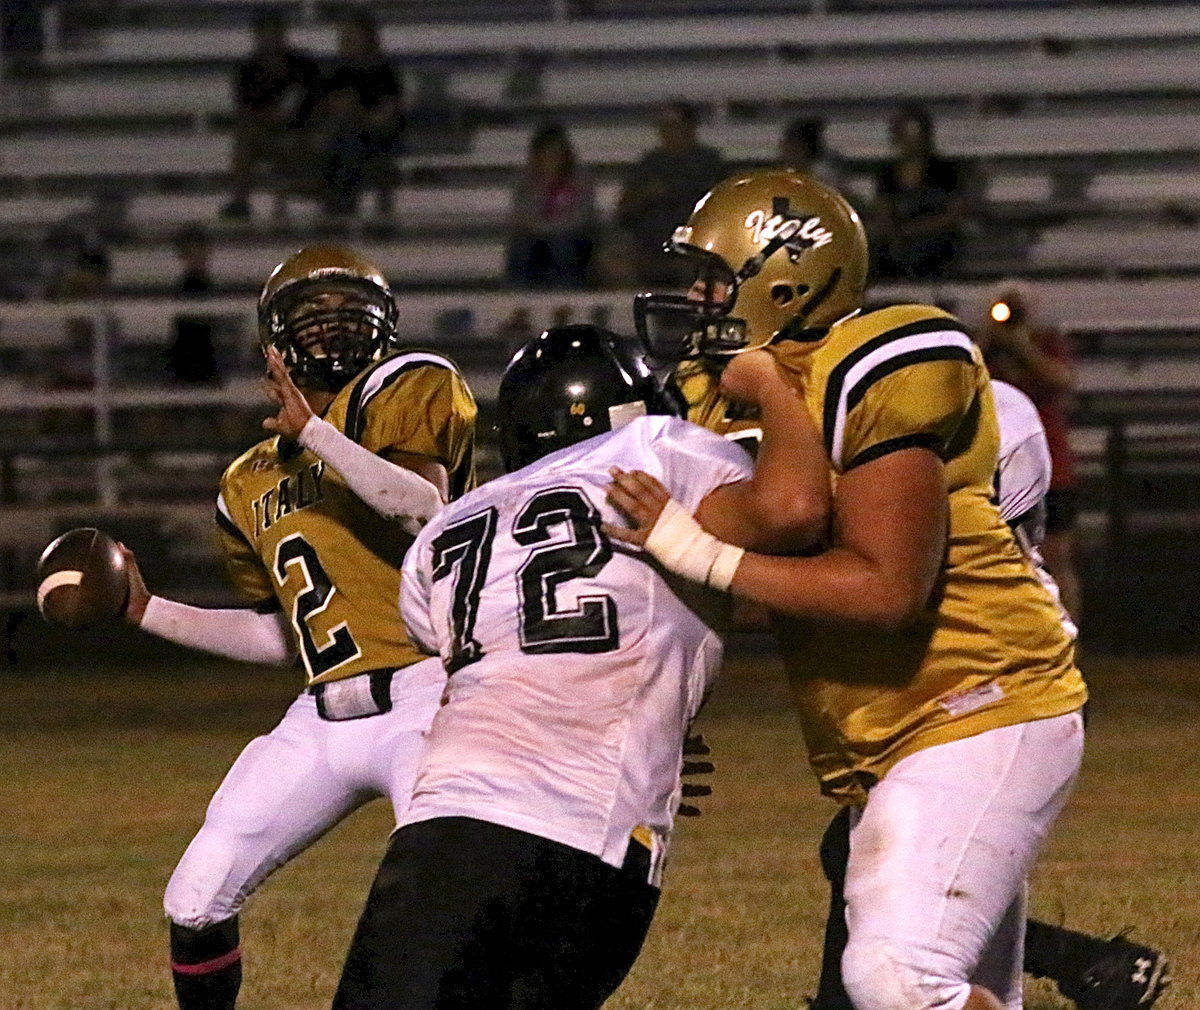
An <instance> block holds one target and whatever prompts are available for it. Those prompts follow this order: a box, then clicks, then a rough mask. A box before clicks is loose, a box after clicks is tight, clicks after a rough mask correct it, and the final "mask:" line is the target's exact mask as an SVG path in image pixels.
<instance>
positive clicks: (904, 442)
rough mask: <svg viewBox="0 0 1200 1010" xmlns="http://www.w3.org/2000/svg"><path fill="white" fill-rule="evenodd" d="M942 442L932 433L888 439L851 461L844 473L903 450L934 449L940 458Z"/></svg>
mask: <svg viewBox="0 0 1200 1010" xmlns="http://www.w3.org/2000/svg"><path fill="white" fill-rule="evenodd" d="M941 448H942V440H941V439H940V438H938V437H937V435H934V434H933V433H932V432H927V431H919V432H916V433H915V434H912V435H900V436H899V437H897V438H887V439H884V440H883V441H882V442H876V443H875V444H874V445H872V446H870V447H868V448H866V449H864V450H863V451H862V452H860V453H859V454H858V455H857V456H855V457H854V459H852V460H850V462H849V464H847V466H846V469H845V470H843V471H842V472H843V473H849V472H850V471H851V470H853V469H854V468H855V467H856V466H862V465H863V464H864V463H870V462H871V461H872V460H876V459H881V458H882V457H884V456H887V455H888V454H889V453H893V452H899V451H900V450H901V449H932V450H933V451H934V452H936V453H937V454H938V455H939V456H940V455H941Z"/></svg>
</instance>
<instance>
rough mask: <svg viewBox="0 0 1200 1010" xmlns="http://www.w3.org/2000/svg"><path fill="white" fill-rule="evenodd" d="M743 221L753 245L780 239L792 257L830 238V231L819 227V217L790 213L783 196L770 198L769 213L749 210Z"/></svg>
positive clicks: (830, 239) (823, 243)
mask: <svg viewBox="0 0 1200 1010" xmlns="http://www.w3.org/2000/svg"><path fill="white" fill-rule="evenodd" d="M744 224H745V227H746V228H747V229H748V230H749V231H750V234H751V238H752V240H753V241H754V243H755V244H756V245H766V244H767V243H768V242H770V241H771V240H772V239H782V242H781V244H782V245H783V246H784V247H785V248H786V249H787V250H788V254H789V255H790V256H791V258H792V259H793V260H795V259H796V257H797V256H799V254H800V253H802V252H804V250H805V249H820V248H821V246H823V245H828V244H829V243H830V242H832V241H833V232H831V231H830V230H829V229H828V228H823V227H821V219H820V217H803V216H801V215H799V214H794V213H792V210H791V203H790V201H789V200H788V198H787V197H786V196H777V197H775V198H774V199H773V200H772V201H771V214H770V216H768V215H767V213H766V212H765V211H763V210H752V211H751V212H750V213H749V214H747V215H746V220H745V222H744ZM776 248H778V246H776Z"/></svg>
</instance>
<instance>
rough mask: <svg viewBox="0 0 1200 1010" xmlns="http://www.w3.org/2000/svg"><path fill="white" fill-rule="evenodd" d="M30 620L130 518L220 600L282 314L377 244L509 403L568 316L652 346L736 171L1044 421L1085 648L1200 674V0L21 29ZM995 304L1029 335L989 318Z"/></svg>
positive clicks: (237, 14)
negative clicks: (228, 500)
mask: <svg viewBox="0 0 1200 1010" xmlns="http://www.w3.org/2000/svg"><path fill="white" fill-rule="evenodd" d="M0 16H2V17H3V24H2V26H0V97H2V99H3V100H2V101H0V604H2V605H3V606H2V608H0V609H2V610H3V613H4V614H5V615H6V616H5V625H4V626H5V631H4V635H5V639H4V642H5V647H6V648H7V649H8V651H9V654H10V656H11V655H12V654H13V651H14V648H15V647H14V645H13V642H14V641H15V640H16V638H17V637H18V636H19V633H20V627H21V622H22V621H23V620H24V619H25V617H26V616H27V615H28V611H29V609H30V606H31V596H30V588H29V587H30V584H31V572H32V566H33V562H34V560H35V559H36V557H37V553H38V551H39V550H40V548H41V547H42V546H43V545H44V544H45V543H47V542H48V541H49V540H50V539H52V537H53V536H54V535H56V534H57V533H58V532H61V531H62V530H65V529H67V528H70V527H72V526H76V525H81V524H88V525H101V526H103V527H105V528H107V529H109V530H110V531H112V532H114V533H115V534H116V535H118V536H122V537H124V538H126V539H127V540H128V541H129V542H130V543H131V545H133V546H135V547H136V548H137V549H138V553H139V556H140V557H141V558H142V559H143V566H144V567H145V568H146V569H147V577H148V578H149V579H151V580H152V581H153V582H154V584H156V585H161V586H162V587H163V590H164V591H165V592H169V593H171V594H172V595H174V596H177V597H180V598H185V599H186V598H190V599H193V600H195V601H199V602H205V601H214V602H215V601H219V600H223V599H224V598H225V596H224V592H225V591H224V589H223V587H222V586H221V584H220V582H219V577H218V566H217V565H216V564H215V560H216V556H215V553H214V551H213V548H212V544H211V531H210V527H211V514H212V501H213V496H214V494H215V488H216V480H217V477H218V475H219V474H220V472H221V470H222V469H223V468H224V466H225V465H226V463H227V462H228V461H229V460H230V459H232V458H233V457H234V456H235V455H237V454H238V453H239V452H240V451H241V450H242V449H244V448H246V447H247V446H249V445H250V444H251V443H252V442H254V441H256V440H257V438H258V437H259V435H260V428H259V422H260V421H261V418H262V416H263V415H264V411H265V407H266V404H265V401H264V400H263V398H262V395H261V391H260V390H259V388H258V376H259V375H260V373H261V357H260V355H259V351H258V348H257V342H256V335H255V328H254V302H255V298H256V295H257V292H258V290H259V288H260V287H261V284H262V282H263V280H264V279H265V277H266V275H267V273H268V272H269V271H270V270H271V268H272V267H273V266H274V265H275V264H276V263H278V262H279V261H280V260H282V259H283V258H285V257H286V256H287V255H288V254H289V253H290V252H292V251H293V250H294V249H296V248H298V247H299V246H300V245H303V244H309V243H312V242H315V241H321V240H329V241H339V242H345V243H347V244H350V245H353V246H355V247H356V248H359V249H360V250H361V251H363V252H364V253H365V254H366V255H368V256H369V257H371V258H372V259H373V260H375V261H376V262H378V263H379V264H380V265H381V266H382V267H383V268H384V270H385V271H386V273H387V274H388V276H389V279H390V280H391V282H392V284H393V286H394V289H395V290H396V292H397V294H398V299H399V304H400V315H401V321H402V322H401V328H402V332H403V334H404V337H405V339H406V341H407V342H409V343H411V344H413V345H426V346H434V347H437V348H438V349H440V350H443V351H445V352H446V353H448V354H450V355H451V356H452V357H454V358H455V359H456V360H457V361H458V362H459V363H460V365H461V366H462V367H463V369H464V372H465V374H466V376H467V379H468V381H469V382H470V383H471V385H472V387H473V388H474V389H475V391H476V394H477V396H478V397H479V399H480V401H481V407H482V418H483V425H484V427H483V429H482V431H481V435H482V441H483V449H484V456H483V457H482V459H481V461H480V469H481V472H482V473H483V474H484V475H485V476H486V475H488V474H489V473H492V472H495V469H496V465H495V461H494V457H492V456H491V455H490V452H491V447H490V440H489V439H488V437H487V435H488V432H487V424H488V423H489V417H490V400H491V398H492V397H493V396H494V393H495V388H496V383H497V381H498V378H499V374H500V371H501V369H502V368H503V366H504V363H505V362H506V360H507V357H508V355H509V354H510V353H511V351H512V349H513V348H514V347H516V346H518V345H519V344H520V343H522V342H524V340H526V339H527V338H528V337H529V336H532V335H533V334H534V333H535V332H536V331H537V330H539V329H540V328H542V327H544V326H547V325H550V324H551V323H556V322H557V323H561V322H568V321H576V322H581V321H596V322H601V323H604V324H606V325H608V326H610V327H611V328H613V329H615V330H618V331H621V332H630V331H631V330H632V321H631V305H632V297H633V294H634V293H635V292H636V291H638V290H642V289H647V288H663V287H670V286H675V285H680V284H683V283H686V281H687V278H681V277H679V276H678V275H677V274H675V273H674V272H673V268H672V266H671V261H670V259H669V258H666V257H663V256H661V255H660V247H661V245H662V243H663V241H664V240H665V239H666V238H667V237H668V236H669V235H670V232H671V230H672V229H673V228H674V227H675V226H676V225H677V224H680V223H682V221H683V220H684V219H685V218H686V217H687V214H688V213H689V211H690V209H691V207H692V206H693V204H694V203H695V201H696V200H697V199H698V198H699V197H700V196H701V195H703V193H704V192H706V190H707V189H708V188H709V187H710V186H711V185H712V184H713V183H714V182H716V181H717V180H718V179H720V178H721V177H723V176H724V175H725V174H727V173H728V172H731V171H733V170H736V169H738V168H741V167H749V166H760V165H767V164H776V165H786V166H789V167H792V168H795V169H798V170H802V171H806V172H810V173H812V174H814V175H816V176H818V177H819V178H821V179H823V180H824V181H826V182H829V183H831V184H833V185H835V186H837V187H838V188H840V189H841V190H842V191H843V192H844V193H845V194H846V196H847V197H848V198H849V200H850V201H851V203H853V204H854V206H855V207H856V208H857V209H858V211H859V212H860V214H861V215H862V217H863V220H864V222H865V223H866V226H867V230H868V234H869V235H870V238H871V242H872V255H873V261H872V278H873V280H872V288H871V300H872V302H874V303H878V304H882V303H886V302H889V301H897V300H906V299H915V300H920V301H929V302H934V303H936V304H940V305H943V306H945V307H947V308H950V309H951V310H952V311H954V312H956V313H957V314H958V315H959V316H960V318H962V320H963V321H964V322H965V323H966V324H967V325H968V327H969V328H971V330H972V332H973V333H974V335H975V336H976V339H977V340H979V342H980V344H981V345H982V346H984V347H985V349H986V351H987V355H988V360H989V364H990V365H991V367H992V368H993V371H994V372H995V373H996V374H997V375H1000V376H1003V377H1005V378H1007V379H1009V380H1010V381H1013V382H1015V383H1016V384H1018V385H1019V386H1021V387H1022V388H1024V389H1025V390H1026V391H1027V392H1029V393H1030V394H1031V395H1032V396H1033V398H1034V399H1035V401H1036V402H1037V404H1038V406H1039V409H1040V411H1041V413H1042V416H1043V421H1044V422H1045V424H1046V426H1047V430H1048V433H1049V435H1050V441H1051V446H1052V449H1053V454H1054V462H1055V478H1054V493H1053V501H1052V502H1051V524H1052V525H1051V539H1050V541H1049V542H1048V545H1047V552H1048V555H1049V560H1050V561H1051V562H1052V563H1053V565H1054V566H1055V567H1056V569H1057V574H1058V575H1059V579H1060V582H1061V583H1062V584H1063V587H1064V592H1065V593H1066V594H1067V596H1068V598H1069V602H1071V603H1072V605H1073V609H1074V610H1075V611H1076V612H1077V613H1078V614H1080V615H1082V617H1083V626H1084V638H1083V641H1084V643H1085V647H1093V648H1096V649H1107V650H1113V651H1119V650H1123V649H1132V648H1137V649H1140V650H1146V649H1152V650H1172V651H1178V650H1189V649H1194V648H1195V640H1196V636H1195V635H1194V634H1193V632H1194V631H1195V629H1196V626H1197V614H1196V612H1195V605H1194V603H1193V600H1195V599H1196V598H1197V592H1196V590H1197V588H1198V586H1197V576H1196V572H1197V571H1198V570H1200V566H1197V565H1196V563H1195V562H1196V560H1197V559H1196V554H1197V553H1200V552H1198V551H1197V547H1196V544H1197V540H1198V538H1197V536H1196V533H1197V527H1198V526H1200V493H1198V492H1200V414H1198V413H1197V407H1198V406H1200V277H1197V274H1200V4H1189V3H1169V2H1160V3H1147V2H1128V3H1124V4H1121V3H1111V4H1090V3H1053V2H1049V0H990V2H983V3H981V2H971V3H968V2H965V0H811V2H809V3H804V2H801V3H795V2H788V3H785V2H783V0H757V2H756V0H747V2H744V3H736V2H717V0H693V2H685V0H640V2H637V3H634V2H633V0H512V2H508V3H505V4H503V5H498V4H494V3H486V2H483V0H444V2H443V3H441V4H438V5H436V6H435V5H427V4H419V3H416V2H414V0H376V2H358V3H353V2H348V0H344V2H339V3H322V2H319V0H284V2H274V0H272V2H263V0H238V2H234V0H109V2H106V3H99V2H96V0H57V2H54V0H29V2H26V3H22V4H13V3H6V4H3V5H0ZM1000 301H1003V302H1004V303H1005V304H1006V305H1007V306H1008V307H1009V308H1008V310H1007V314H1003V313H995V312H993V311H992V309H993V306H994V305H995V304H996V303H997V302H1000Z"/></svg>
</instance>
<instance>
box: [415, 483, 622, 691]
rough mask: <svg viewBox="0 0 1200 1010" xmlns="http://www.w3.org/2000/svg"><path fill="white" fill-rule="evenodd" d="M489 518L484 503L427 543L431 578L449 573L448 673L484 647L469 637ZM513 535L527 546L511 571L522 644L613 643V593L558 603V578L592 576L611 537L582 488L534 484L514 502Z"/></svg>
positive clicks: (526, 647) (540, 647)
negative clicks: (569, 604)
mask: <svg viewBox="0 0 1200 1010" xmlns="http://www.w3.org/2000/svg"><path fill="white" fill-rule="evenodd" d="M496 520H497V512H496V509H495V508H488V509H486V510H485V511H483V512H479V513H476V514H475V515H473V516H470V517H468V518H466V519H463V520H461V521H460V522H457V523H455V524H454V525H452V526H447V527H446V529H444V530H443V531H442V532H441V533H440V534H439V535H438V536H437V537H435V538H434V540H433V543H432V547H433V581H434V582H437V581H439V580H440V579H443V578H446V577H447V576H449V575H453V576H454V584H453V588H452V590H451V630H452V634H453V638H454V645H453V650H452V655H451V659H450V662H449V663H448V664H447V670H448V672H450V673H453V672H454V671H455V670H459V669H461V668H462V667H464V666H466V665H468V664H469V663H474V662H475V661H476V660H478V659H479V658H480V657H481V656H482V655H483V651H482V648H481V647H480V644H479V642H478V641H477V640H476V639H475V638H474V631H475V619H476V617H477V616H478V610H479V594H480V592H481V591H482V588H483V584H484V581H485V578H486V574H487V568H488V564H489V562H490V561H491V552H492V540H493V538H494V537H495V534H496ZM558 529H565V531H566V533H567V539H565V540H562V539H558V540H555V539H554V537H555V535H556V534H555V531H556V530H558ZM512 536H513V539H514V540H516V542H517V543H519V544H521V545H523V546H527V547H532V548H533V549H532V550H531V551H530V552H529V556H528V557H527V558H526V559H525V562H524V564H522V565H521V567H520V569H519V570H518V572H517V590H518V595H519V599H520V601H521V602H520V614H519V621H518V625H519V628H520V641H521V651H522V652H529V653H551V652H587V653H595V652H608V651H610V650H612V649H615V648H617V647H618V645H619V644H620V643H619V638H618V632H617V605H616V603H615V601H614V600H613V599H612V597H610V596H609V595H607V594H606V593H595V594H592V595H589V596H580V597H579V601H578V604H577V605H576V606H575V607H574V608H573V609H570V610H566V609H560V608H559V605H558V599H557V592H558V590H559V588H560V587H561V586H562V585H563V584H564V583H566V582H569V581H571V580H573V579H587V578H595V576H596V575H598V574H599V573H600V570H601V569H602V568H603V567H604V566H605V565H606V564H608V562H609V560H610V559H611V558H612V545H611V544H610V543H609V542H608V538H607V537H605V536H604V534H603V533H601V532H600V514H599V513H598V512H597V511H596V509H595V506H593V505H592V503H591V502H590V501H589V500H588V498H587V496H586V495H584V494H583V492H581V491H580V490H578V489H577V488H571V487H560V488H549V489H547V490H544V491H539V492H538V493H537V494H535V495H534V496H533V497H532V498H530V499H529V500H528V501H527V502H526V503H525V504H524V505H523V506H522V507H521V508H520V509H519V510H518V512H517V518H516V520H515V521H514V523H513V530H512Z"/></svg>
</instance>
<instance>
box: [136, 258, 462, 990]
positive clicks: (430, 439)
mask: <svg viewBox="0 0 1200 1010" xmlns="http://www.w3.org/2000/svg"><path fill="white" fill-rule="evenodd" d="M396 317H397V309H396V304H395V301H394V300H393V298H392V294H391V291H390V289H389V287H388V285H387V282H386V281H385V279H384V278H383V276H382V274H381V273H380V272H379V270H378V269H377V268H376V267H375V266H374V265H372V264H371V263H370V262H368V261H367V260H365V259H363V258H362V257H361V256H359V255H358V254H357V253H355V252H353V251H351V250H348V249H343V248H340V247H332V246H312V247H308V248H306V249H302V250H300V251H299V252H298V253H296V254H295V255H293V256H292V257H291V258H289V259H288V260H286V261H285V262H284V263H282V264H280V265H279V267H277V268H276V270H275V271H274V272H273V273H272V274H271V276H270V278H269V279H268V280H267V283H266V285H265V287H264V289H263V292H262V296H261V298H260V300H259V334H260V339H261V342H262V345H263V350H264V353H265V355H266V358H267V366H268V381H269V391H270V394H271V396H272V399H274V401H275V402H276V404H277V405H278V407H279V410H278V413H277V414H276V415H275V416H273V417H269V418H267V419H266V420H265V421H264V422H263V426H264V427H265V428H266V429H267V430H268V431H269V432H272V433H273V434H272V436H271V437H269V438H267V439H266V440H265V441H263V442H260V443H259V444H258V445H256V446H254V447H253V448H252V449H250V450H249V451H247V452H246V453H244V454H243V455H242V456H241V457H240V458H238V459H237V460H236V461H234V462H233V463H232V464H231V465H230V466H229V468H228V469H227V470H226V472H225V474H224V476H223V477H222V479H221V486H220V493H219V495H218V498H217V514H216V520H217V526H218V530H219V538H220V543H221V547H222V549H223V553H224V557H225V561H226V565H227V568H228V573H229V575H230V577H231V580H232V582H233V584H234V586H235V588H236V589H237V590H238V591H239V592H240V594H241V595H243V596H244V597H245V598H246V599H247V601H248V603H249V606H248V607H247V608H245V609H220V610H218V609H205V608H199V607H189V606H185V605H183V604H181V603H178V602H175V601H172V600H166V599H163V598H161V597H157V596H152V595H150V593H149V592H148V591H147V590H146V588H145V586H144V585H143V584H142V581H141V577H140V575H138V574H137V569H136V565H135V564H134V563H133V559H132V556H131V555H130V556H129V560H130V564H131V570H132V572H133V578H132V582H133V586H132V589H131V594H130V602H129V605H128V607H127V612H126V619H127V620H129V621H130V622H131V623H134V624H136V625H138V626H140V627H141V628H143V629H144V630H146V631H148V632H150V633H152V634H156V635H159V636H161V637H164V638H167V639H169V640H171V641H175V642H178V643H180V644H183V645H188V646H191V647H194V648H199V649H204V650H206V651H209V652H214V653H218V654H220V655H225V656H229V657H231V658H235V659H242V660H250V661H257V662H266V663H287V662H294V661H295V660H296V659H297V658H299V660H300V662H301V664H302V665H303V668H304V674H305V681H306V688H305V690H304V691H303V693H301V694H300V696H299V697H298V698H297V699H296V701H295V702H293V703H292V705H291V706H290V707H289V709H288V711H287V713H286V714H285V716H284V717H283V719H282V721H281V722H280V723H279V725H278V726H276V727H275V729H274V730H272V731H271V732H270V733H269V734H267V735H266V736H262V737H259V738H258V739H256V740H254V741H252V742H251V743H250V744H249V746H247V747H246V749H245V750H244V751H243V752H242V754H241V755H240V756H239V758H238V759H237V761H236V762H235V763H234V765H233V767H232V768H231V769H230V771H229V773H228V774H227V775H226V777H225V780H224V782H223V783H222V785H221V788H220V789H219V790H218V792H217V794H216V795H215V796H214V797H213V800H212V803H211V804H210V806H209V809H208V812H207V815H206V817H205V821H204V826H203V827H202V828H201V829H200V832H199V833H198V834H197V835H196V837H195V838H194V839H193V840H192V842H191V844H190V845H189V846H188V849H187V851H186V852H185V853H184V856H183V858H182V860H181V861H180V863H179V865H178V866H177V867H176V869H175V872H174V874H172V877H171V880H170V883H169V884H168V885H167V891H166V895H165V897H164V901H163V904H164V908H165V910H166V913H167V916H168V917H169V919H170V921H171V968H172V974H173V978H174V983H175V991H176V996H177V998H178V1001H179V1005H180V1007H181V1010H232V1008H233V1007H234V1006H235V1003H236V1000H237V994H238V989H239V987H240V982H241V952H240V947H239V941H238V925H237V924H238V914H239V912H240V910H241V907H242V905H243V903H244V902H245V900H246V898H247V897H248V896H249V895H250V894H251V893H252V892H253V891H254V890H255V888H256V887H257V886H258V885H259V884H260V883H261V882H262V881H263V880H264V879H265V878H266V877H267V876H268V875H269V874H270V873H271V872H272V871H273V870H275V869H276V868H277V867H279V866H281V865H282V864H283V863H285V862H287V861H288V860H289V859H291V858H292V857H293V856H295V855H297V854H298V853H299V852H301V851H302V850H303V849H305V848H306V847H308V846H309V845H311V844H312V843H313V842H314V841H316V840H317V839H318V838H320V837H321V836H322V835H323V834H325V832H327V831H328V830H329V829H330V828H332V827H333V826H334V825H335V824H337V823H338V821H340V820H341V819H342V818H343V817H345V816H346V815H348V814H349V813H351V812H352V811H354V810H355V809H357V808H358V807H360V806H362V805H363V804H364V803H366V802H367V801H368V800H371V799H373V798H375V797H381V796H386V797H388V798H390V799H391V801H392V804H393V807H394V809H395V812H396V815H397V816H399V815H400V814H401V813H402V812H403V810H404V809H405V808H406V807H407V804H408V802H409V800H410V798H411V793H412V783H413V777H414V775H415V771H416V761H417V758H418V756H419V754H420V750H421V747H422V744H423V737H424V732H425V730H426V729H427V728H428V726H429V723H430V721H431V719H432V717H433V714H434V712H435V711H436V709H437V705H438V702H439V700H440V697H441V692H442V688H443V687H444V684H445V673H444V671H443V670H442V669H441V664H440V663H439V662H438V660H437V659H432V660H429V659H426V658H425V655H424V654H423V653H422V652H421V651H420V650H418V649H417V648H416V646H415V645H414V644H413V642H412V640H411V638H410V637H409V634H408V631H407V629H406V628H405V626H404V624H403V622H402V621H401V619H400V616H399V609H398V604H399V595H400V564H401V562H402V560H403V558H404V554H405V551H406V550H407V549H408V547H409V545H410V544H411V543H412V541H413V539H414V538H415V536H416V534H417V533H418V532H419V531H420V529H421V527H422V526H423V525H424V523H425V522H426V521H427V520H428V519H429V518H430V517H431V516H432V515H433V514H434V513H435V512H437V511H438V510H439V509H440V508H441V506H442V504H443V503H444V502H445V501H446V500H449V499H450V498H453V497H455V496H457V495H458V494H461V493H462V492H463V491H465V490H467V489H468V488H469V487H470V485H471V484H472V482H473V471H472V444H473V438H474V423H475V403H474V400H473V399H472V396H471V393H470V391H469V390H468V388H467V386H466V384H465V383H464V381H463V379H462V377H461V376H460V375H459V373H458V370H457V369H456V368H455V366H454V365H453V363H452V362H450V361H449V360H448V359H447V358H445V357H443V356H442V355H440V354H436V353H433V352H430V351H414V350H403V349H399V348H398V346H397V339H396Z"/></svg>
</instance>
